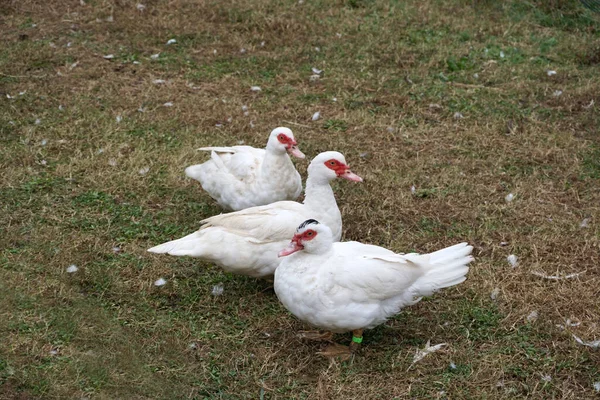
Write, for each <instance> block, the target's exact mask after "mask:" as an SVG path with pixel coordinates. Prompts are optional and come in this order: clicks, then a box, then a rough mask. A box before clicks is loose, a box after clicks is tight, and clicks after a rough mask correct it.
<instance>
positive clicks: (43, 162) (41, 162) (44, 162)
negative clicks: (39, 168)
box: [40, 160, 48, 165]
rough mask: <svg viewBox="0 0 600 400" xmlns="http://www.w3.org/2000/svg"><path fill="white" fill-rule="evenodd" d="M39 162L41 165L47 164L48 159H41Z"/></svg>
mask: <svg viewBox="0 0 600 400" xmlns="http://www.w3.org/2000/svg"><path fill="white" fill-rule="evenodd" d="M40 164H42V165H48V161H46V160H42V161H40Z"/></svg>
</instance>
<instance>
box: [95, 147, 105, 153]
mask: <svg viewBox="0 0 600 400" xmlns="http://www.w3.org/2000/svg"><path fill="white" fill-rule="evenodd" d="M102 153H104V149H103V148H99V149H98V150H97V151H96V154H102Z"/></svg>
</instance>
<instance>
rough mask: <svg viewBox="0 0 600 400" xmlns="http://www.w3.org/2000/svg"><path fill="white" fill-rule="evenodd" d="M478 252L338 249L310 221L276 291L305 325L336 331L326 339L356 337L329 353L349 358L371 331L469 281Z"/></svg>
mask: <svg viewBox="0 0 600 400" xmlns="http://www.w3.org/2000/svg"><path fill="white" fill-rule="evenodd" d="M472 250H473V247H472V246H468V245H467V244H466V243H461V244H457V245H455V246H451V247H447V248H445V249H442V250H439V251H436V252H434V253H430V254H425V255H419V254H415V253H411V254H396V253H394V252H393V251H390V250H387V249H384V248H383V247H378V246H373V245H368V244H362V243H359V242H343V243H334V235H333V234H332V232H331V229H329V227H327V226H326V225H325V224H320V223H319V222H317V221H316V220H314V219H309V220H307V221H304V222H303V223H302V224H301V225H300V226H299V227H298V229H297V231H296V234H295V235H294V236H293V239H292V241H291V242H290V244H289V245H288V247H287V248H285V249H284V250H281V251H280V252H279V256H280V257H284V256H287V257H285V258H284V259H283V261H282V262H281V264H280V265H279V267H278V268H277V270H276V271H275V293H276V294H277V297H278V298H279V300H280V301H281V302H282V303H283V305H284V306H285V308H287V309H288V310H289V311H290V312H291V313H292V314H294V315H295V316H296V317H297V318H298V319H300V320H302V321H304V322H307V323H309V324H311V325H313V326H315V327H318V328H320V329H324V330H326V331H328V332H329V334H327V333H326V334H322V335H321V337H320V338H321V339H329V338H331V337H332V334H331V332H336V333H342V332H348V331H352V335H353V336H352V342H351V345H350V347H346V346H340V345H332V346H329V347H328V349H326V350H325V352H323V353H322V354H324V355H328V356H334V355H346V356H347V355H349V354H350V353H351V352H352V351H354V350H356V349H357V348H358V346H359V344H360V343H361V342H362V333H363V329H370V328H374V327H375V326H377V325H380V324H382V323H383V322H385V320H386V319H387V318H389V317H391V316H393V315H395V314H397V313H398V312H400V310H401V309H402V308H403V307H406V306H409V305H412V304H415V303H417V302H418V301H419V300H421V297H422V296H429V295H431V294H432V293H433V292H435V291H436V290H438V289H441V288H445V287H449V286H454V285H457V284H459V283H461V282H463V281H464V280H465V279H466V276H465V275H466V274H467V272H468V271H469V267H468V266H467V264H469V263H470V262H471V261H472V260H473V257H471V255H470V254H471V251H472ZM292 254H293V255H292ZM313 338H319V337H318V336H315V337H313Z"/></svg>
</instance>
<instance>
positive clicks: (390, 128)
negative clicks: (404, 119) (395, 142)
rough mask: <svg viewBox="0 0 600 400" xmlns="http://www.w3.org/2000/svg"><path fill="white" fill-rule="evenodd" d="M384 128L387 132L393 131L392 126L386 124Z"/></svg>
mask: <svg viewBox="0 0 600 400" xmlns="http://www.w3.org/2000/svg"><path fill="white" fill-rule="evenodd" d="M385 130H386V131H387V133H394V131H395V129H394V127H393V126H388V127H387V128H385Z"/></svg>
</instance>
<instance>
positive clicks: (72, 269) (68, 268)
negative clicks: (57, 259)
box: [67, 264, 79, 274]
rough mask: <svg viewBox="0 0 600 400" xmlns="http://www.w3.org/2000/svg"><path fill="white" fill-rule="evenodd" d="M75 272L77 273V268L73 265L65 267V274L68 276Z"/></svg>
mask: <svg viewBox="0 0 600 400" xmlns="http://www.w3.org/2000/svg"><path fill="white" fill-rule="evenodd" d="M77 271H79V268H77V265H75V264H71V265H69V266H68V267H67V272H68V273H70V274H72V273H75V272H77Z"/></svg>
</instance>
